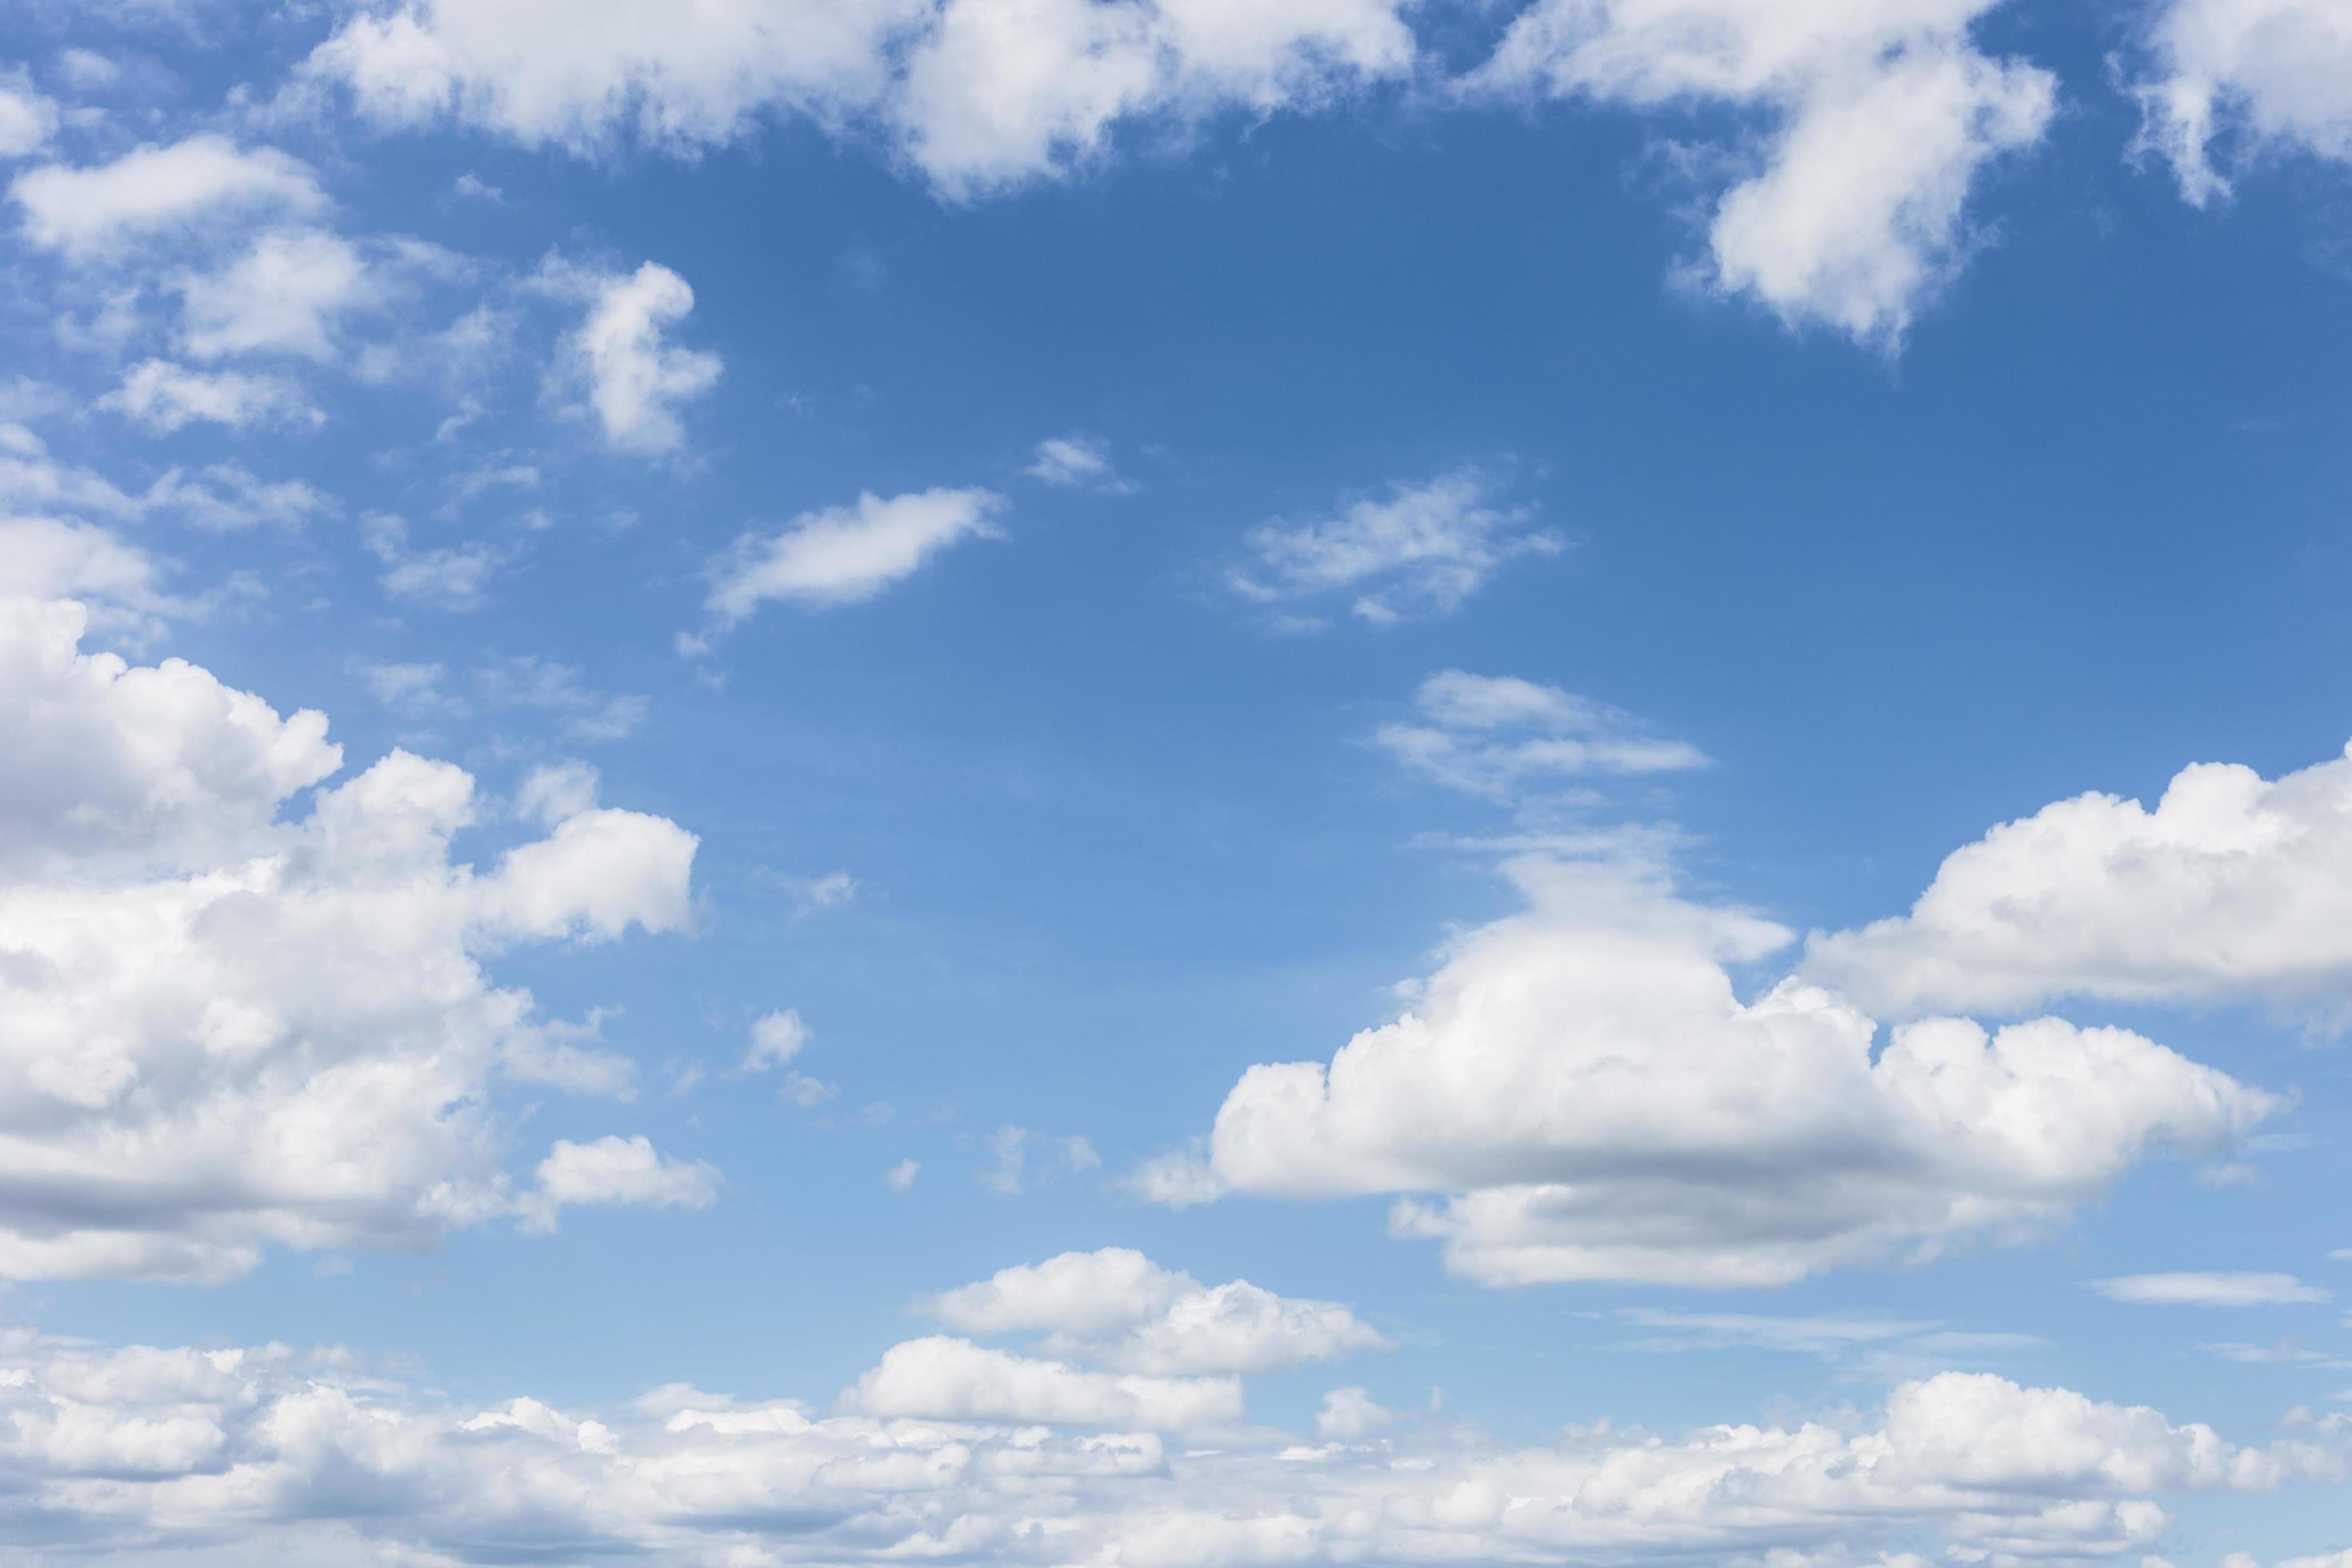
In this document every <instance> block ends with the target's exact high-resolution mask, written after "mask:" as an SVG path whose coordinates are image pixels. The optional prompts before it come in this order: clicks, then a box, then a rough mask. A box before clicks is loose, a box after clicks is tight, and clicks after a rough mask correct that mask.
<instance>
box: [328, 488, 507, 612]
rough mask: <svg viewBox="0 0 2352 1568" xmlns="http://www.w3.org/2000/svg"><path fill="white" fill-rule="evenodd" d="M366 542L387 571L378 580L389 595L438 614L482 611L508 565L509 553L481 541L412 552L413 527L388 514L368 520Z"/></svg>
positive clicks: (364, 530)
mask: <svg viewBox="0 0 2352 1568" xmlns="http://www.w3.org/2000/svg"><path fill="white" fill-rule="evenodd" d="M360 538H361V541H362V542H363V543H365V544H366V546H367V549H368V552H369V553H370V554H372V555H373V556H374V557H375V558H376V560H377V562H378V563H380V564H381V565H382V566H383V573H382V574H381V575H380V576H379V577H378V579H377V581H378V582H380V583H382V584H383V591H384V592H385V593H386V594H387V595H390V596H391V597H393V598H394V599H401V600H405V601H407V602H409V603H411V604H418V605H427V606H429V607H431V608H434V609H438V610H472V609H478V608H479V607H480V606H481V604H482V600H483V597H484V595H485V594H486V593H487V591H488V588H489V583H490V578H491V577H492V576H493V575H495V574H497V572H498V570H499V567H501V566H503V565H505V564H506V561H507V552H505V551H504V550H501V549H499V548H498V547H497V546H496V545H493V544H490V543H488V542H484V541H481V540H473V541H469V542H467V543H464V544H455V545H440V546H436V547H435V548H433V549H430V550H415V549H412V548H410V546H409V542H408V524H407V523H406V522H405V521H403V520H402V519H400V518H396V517H393V516H390V515H388V514H385V513H382V512H379V513H377V514H375V515H374V516H372V517H370V518H368V519H366V520H365V521H364V522H363V523H362V526H361V531H360Z"/></svg>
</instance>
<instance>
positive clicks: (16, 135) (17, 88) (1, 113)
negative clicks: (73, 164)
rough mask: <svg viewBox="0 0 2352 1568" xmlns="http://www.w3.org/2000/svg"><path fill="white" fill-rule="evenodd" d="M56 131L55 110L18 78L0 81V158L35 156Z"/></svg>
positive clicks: (45, 99) (56, 111)
mask: <svg viewBox="0 0 2352 1568" xmlns="http://www.w3.org/2000/svg"><path fill="white" fill-rule="evenodd" d="M57 129H58V106H57V105H56V104H55V103H54V102H52V101H51V100H48V99H47V98H44V97H42V96H41V95H40V94H39V93H37V92H35V91H34V90H33V89H31V88H30V87H29V86H27V85H26V83H25V81H24V80H23V79H22V78H18V79H16V80H14V81H13V82H12V81H8V80H0V158H22V157H25V156H26V155H27V154H30V153H37V152H39V151H40V150H41V148H42V146H43V144H45V143H46V142H47V141H48V139H49V138H50V137H51V136H52V135H54V134H56V132H57Z"/></svg>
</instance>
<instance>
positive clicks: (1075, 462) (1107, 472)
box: [1022, 434, 1143, 496]
mask: <svg viewBox="0 0 2352 1568" xmlns="http://www.w3.org/2000/svg"><path fill="white" fill-rule="evenodd" d="M1022 471H1023V472H1024V473H1026V474H1027V475H1028V476H1029V477H1030V478H1031V479H1035V480H1037V481H1039V482H1040V483H1043V484H1048V485H1055V486H1059V487H1060V488H1061V489H1088V490H1094V491H1097V493H1099V494H1103V495H1119V496H1123V495H1133V494H1134V493H1135V492H1136V491H1137V490H1139V489H1142V488H1143V487H1142V486H1140V485H1139V484H1137V483H1136V482H1135V481H1134V480H1132V479H1127V478H1125V477H1123V476H1122V475H1121V474H1120V473H1119V471H1118V467H1117V466H1116V465H1114V464H1113V463H1112V461H1111V457H1110V446H1109V443H1108V442H1105V441H1099V440H1097V439H1095V438H1094V437H1091V436H1080V435H1075V434H1073V435H1068V436H1054V437H1048V438H1046V439H1045V440H1043V441H1040V442H1038V443H1037V451H1036V455H1035V458H1034V461H1032V462H1031V463H1030V465H1029V466H1028V468H1025V469H1024V470H1022Z"/></svg>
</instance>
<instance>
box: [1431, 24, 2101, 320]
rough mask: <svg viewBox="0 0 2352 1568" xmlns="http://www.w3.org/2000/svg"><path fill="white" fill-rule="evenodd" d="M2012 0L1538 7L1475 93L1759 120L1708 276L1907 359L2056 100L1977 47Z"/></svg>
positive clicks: (1716, 226) (2022, 70)
mask: <svg viewBox="0 0 2352 1568" xmlns="http://www.w3.org/2000/svg"><path fill="white" fill-rule="evenodd" d="M1999 3H2000V0H1885V3H1877V4H1853V3H1847V4H1831V5H1823V4H1821V3H1820V0H1538V3H1537V4H1536V5H1533V6H1531V7H1529V8H1528V10H1527V11H1526V12H1524V13H1523V14H1521V15H1520V16H1519V17H1518V18H1517V20H1515V21H1514V22H1513V23H1512V25H1511V26H1510V28H1509V30H1508V32H1507V35H1506V36H1505V37H1504V40H1503V42H1502V44H1501V45H1500V46H1499V47H1498V48H1497V49H1496V53H1495V55H1494V57H1493V58H1492V59H1490V60H1489V61H1488V62H1487V63H1486V65H1485V66H1484V67H1483V68H1481V69H1480V70H1479V71H1478V72H1476V73H1475V75H1474V76H1473V77H1472V78H1471V86H1472V87H1473V89H1475V90H1477V91H1480V92H1487V93H1501V94H1507V95H1513V96H1549V97H1560V98H1578V99H1583V100H1591V101H1595V102H1601V103H1612V104H1622V105H1626V106H1630V107H1633V108H1636V109H1640V110H1660V109H1677V108H1684V109H1699V108H1706V107H1711V106H1727V107H1730V108H1732V109H1735V110H1746V111H1750V112H1753V113H1755V114H1757V115H1759V116H1760V117H1761V118H1762V120H1763V121H1764V122H1765V125H1764V129H1763V130H1762V132H1760V134H1759V143H1758V145H1757V146H1755V147H1754V148H1753V149H1750V150H1748V153H1746V157H1747V159H1748V162H1749V163H1751V164H1752V167H1751V168H1750V170H1749V171H1748V173H1746V174H1743V175H1742V176H1741V177H1739V178H1738V179H1737V180H1736V181H1735V182H1734V183H1733V184H1731V185H1730V187H1729V188H1728V189H1727V190H1726V191H1725V192H1724V193H1723V194H1722V195H1721V197H1720V199H1719V200H1718V202H1717V205H1716V208H1715V213H1714V216H1713V219H1712V221H1711V222H1710V224H1709V226H1708V229H1707V236H1706V247H1707V253H1706V259H1705V260H1704V262H1702V263H1700V264H1699V265H1698V268H1697V273H1698V275H1699V276H1700V277H1701V278H1702V279H1704V280H1705V281H1706V283H1708V284H1710V285H1711V286H1713V287H1715V288H1717V289H1723V290H1725V291H1727V292H1731V293H1737V294H1742V295H1746V296H1748V297H1749V298H1752V299H1754V300H1758V301H1759V302H1761V303H1762V304H1763V305H1765V306H1766V307H1767V308H1768V309H1769V310H1772V311H1774V312H1775V313H1776V314H1778V315H1779V316H1780V318H1781V319H1782V320H1783V321H1789V322H1790V323H1792V324H1796V325H1821V326H1826V327H1830V328H1832V329H1834V330H1837V331H1843V332H1845V333H1847V334H1848V335H1850V336H1852V337H1853V338H1854V339H1856V340H1857V341H1860V342H1866V343H1874V344H1877V345H1880V346H1884V347H1888V348H1891V347H1893V346H1895V345H1896V344H1899V343H1900V342H1901V340H1902V338H1903V335H1904V332H1905V331H1906V330H1907V328H1908V327H1909V325H1910V323H1911V321H1912V319H1913V317H1914V315H1915V314H1916V312H1917V310H1919V309H1920V307H1921V306H1922V305H1923V304H1924V303H1925V302H1926V301H1927V300H1928V299H1929V298H1930V297H1931V296H1932V295H1933V294H1934V293H1935V292H1936V290H1937V289H1938V288H1939V287H1940V286H1941V285H1942V284H1943V283H1944V282H1945V281H1946V280H1947V279H1949V278H1950V277H1951V276H1952V275H1953V274H1954V272H1955V271H1956V270H1957V269H1958V268H1959V267H1960V266H1961V264H1962V263H1963V262H1965V260H1966V259H1967V258H1968V255H1969V251H1970V250H1971V249H1972V248H1973V247H1975V245H1976V243H1977V240H1978V237H1979V236H1978V234H1977V231H1976V230H1975V229H1974V228H1973V227H1972V226H1970V224H1969V221H1968V204H1969V195H1970V193H1971V192H1972V190H1973V189H1974V187H1975V186H1976V184H1978V182H1979V179H1980V178H1981V177H1982V175H1983V174H1984V171H1985V169H1986V167H1987V165H1988V164H1990V163H1991V162H1992V161H1993V160H1995V159H1996V158H1998V157H2000V155H2002V154H2003V153H2014V152H2016V151H2018V150H2020V149H2022V148H2026V147H2030V146H2032V144H2033V143H2035V142H2038V141H2039V140H2040V139H2041V137H2042V132H2043V131H2044V129H2045V128H2046V127H2047V126H2048V124H2049V122H2050V119H2051V116H2052V114H2053V111H2054V109H2055V103H2056V82H2055V79H2053V77H2052V76H2051V75H2050V73H2048V72H2047V71H2044V70H2042V69H2041V68H2037V67H2034V66H2031V65H2028V64H2025V63H2023V62H2021V61H2018V60H2011V59H1995V58H1990V57H1989V56H1987V55H1985V54H1984V53H1982V52H1981V51H1979V49H1978V48H1976V47H1975V46H1974V45H1973V43H1972V42H1971V40H1970V34H1971V29H1972V28H1973V27H1974V26H1975V24H1976V23H1977V22H1978V20H1979V18H1980V17H1981V16H1984V15H1985V14H1986V13H1987V12H1990V11H1991V10H1992V9H1994V8H1995V6H1996V5H1998V4H1999Z"/></svg>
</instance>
